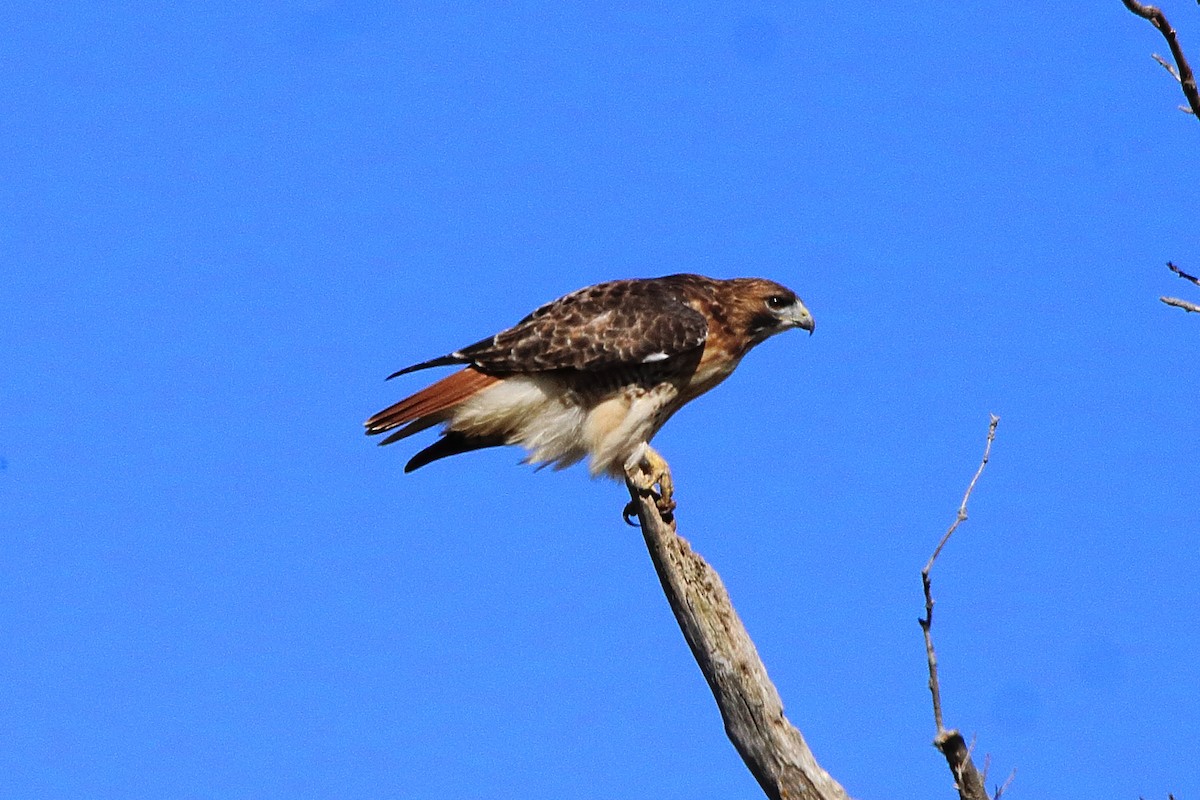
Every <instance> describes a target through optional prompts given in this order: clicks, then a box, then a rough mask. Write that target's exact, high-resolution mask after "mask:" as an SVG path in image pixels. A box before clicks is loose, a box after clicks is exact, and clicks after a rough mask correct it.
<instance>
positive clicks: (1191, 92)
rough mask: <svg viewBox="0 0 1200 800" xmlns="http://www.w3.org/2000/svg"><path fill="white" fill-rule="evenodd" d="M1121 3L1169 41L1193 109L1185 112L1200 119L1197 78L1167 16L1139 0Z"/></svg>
mask: <svg viewBox="0 0 1200 800" xmlns="http://www.w3.org/2000/svg"><path fill="white" fill-rule="evenodd" d="M1121 2H1122V3H1124V4H1125V7H1126V8H1128V9H1129V10H1130V11H1132V12H1133V13H1134V14H1137V15H1138V16H1139V17H1141V18H1142V19H1145V20H1149V21H1150V24H1151V25H1153V26H1154V27H1155V28H1158V32H1159V33H1161V34H1162V35H1163V38H1164V39H1166V40H1167V46H1168V47H1170V48H1171V57H1172V58H1174V59H1175V66H1176V67H1178V68H1179V71H1178V74H1176V75H1175V77H1176V79H1177V80H1178V81H1179V87H1180V88H1181V89H1183V96H1184V97H1186V98H1187V101H1188V105H1189V106H1190V107H1191V108H1190V110H1189V109H1184V110H1185V111H1188V112H1189V113H1191V114H1193V115H1195V117H1196V119H1200V91H1197V89H1196V76H1195V75H1193V74H1192V68H1191V67H1190V66H1189V65H1188V62H1187V58H1186V57H1184V55H1183V48H1182V47H1180V45H1179V37H1178V36H1176V35H1175V29H1174V28H1172V27H1171V23H1170V22H1168V21H1167V16H1166V14H1164V13H1163V12H1162V10H1160V9H1159V8H1158V7H1157V6H1148V5H1144V4H1142V3H1139V2H1138V0H1121ZM1156 60H1157V61H1158V62H1159V63H1160V64H1161V63H1163V62H1164V61H1165V60H1166V59H1163V58H1161V57H1159V58H1157V59H1156Z"/></svg>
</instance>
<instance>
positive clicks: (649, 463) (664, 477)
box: [625, 445, 675, 522]
mask: <svg viewBox="0 0 1200 800" xmlns="http://www.w3.org/2000/svg"><path fill="white" fill-rule="evenodd" d="M626 471H627V474H628V475H629V480H630V483H632V484H633V486H634V488H636V489H637V490H638V491H640V492H645V493H646V494H649V495H652V496H653V497H654V505H655V507H656V508H657V509H658V513H659V514H660V515H662V518H663V519H664V520H667V521H669V520H670V519H671V517H672V516H673V512H674V511H675V500H674V482H673V481H672V480H671V468H670V467H669V466H668V465H667V461H666V459H664V458H663V457H662V456H660V455H659V454H658V453H657V452H656V451H655V450H654V448H652V447H650V446H649V445H646V446H644V447H643V448H642V449H641V452H639V453H638V454H637V456H636V460H633V459H631V460H630V463H627V464H626ZM655 486H657V487H658V491H655V490H654V487H655ZM634 505H635V504H634V503H632V502H631V503H630V504H629V505H628V506H626V507H625V512H626V521H627V522H628V518H629V516H631V515H630V514H629V513H628V512H629V509H630V507H631V506H634Z"/></svg>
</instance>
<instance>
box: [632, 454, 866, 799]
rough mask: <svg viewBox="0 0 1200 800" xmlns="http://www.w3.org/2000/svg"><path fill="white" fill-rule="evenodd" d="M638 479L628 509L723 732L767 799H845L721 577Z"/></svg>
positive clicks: (844, 793) (843, 791)
mask: <svg viewBox="0 0 1200 800" xmlns="http://www.w3.org/2000/svg"><path fill="white" fill-rule="evenodd" d="M639 478H640V476H638V475H628V474H627V475H626V485H627V486H628V488H629V494H630V497H631V498H632V499H633V503H632V504H631V505H632V506H633V509H634V510H636V511H637V516H638V519H639V520H640V522H641V527H642V536H643V537H644V538H645V540H646V547H647V549H649V551H650V558H651V560H652V561H653V562H654V569H655V571H656V572H657V573H658V579H659V581H660V582H661V583H662V587H663V591H664V592H665V593H666V595H667V600H668V602H670V604H671V611H673V612H674V613H675V620H676V621H677V622H678V623H679V627H680V629H681V630H682V631H683V636H684V638H685V639H686V640H687V643H688V646H689V647H690V648H691V649H692V655H693V656H695V658H696V663H697V664H699V666H700V670H701V672H703V673H704V678H705V680H707V681H708V686H709V688H710V689H712V693H713V697H714V698H716V701H717V706H718V708H720V710H721V718H722V719H723V720H724V721H725V732H726V734H727V735H728V736H729V739H730V741H731V742H733V746H734V747H735V748H737V751H738V754H739V755H741V757H742V760H743V761H744V762H746V766H747V767H749V768H750V772H751V773H752V774H753V775H754V777H755V779H756V780H757V781H758V784H759V786H761V787H762V790H763V791H764V792H765V793H766V795H767V797H769V798H771V799H772V800H849V795H847V794H846V790H845V789H843V788H842V787H841V785H840V784H838V782H837V781H835V780H834V779H833V778H832V777H831V776H830V775H829V773H827V772H826V771H825V770H823V769H822V768H821V767H820V765H818V764H817V761H816V759H815V758H814V757H813V754H812V751H810V750H809V749H808V745H807V744H806V743H805V741H804V737H803V736H802V735H801V734H800V731H798V730H796V728H795V727H794V726H793V725H792V724H791V723H790V722H788V720H787V717H785V716H784V715H783V701H782V700H781V699H780V697H779V692H778V691H777V690H776V689H775V685H774V684H773V683H771V679H770V678H769V677H767V669H766V667H765V666H764V665H763V663H762V659H760V658H759V656H758V651H757V649H755V647H754V642H753V641H751V639H750V634H749V633H747V632H746V627H745V626H744V625H743V624H742V621H741V619H740V618H739V617H738V615H737V612H736V611H734V608H733V604H732V602H731V601H730V599H729V593H728V592H727V591H726V590H725V586H724V584H723V583H721V578H720V576H718V575H717V573H716V571H715V570H713V568H712V567H710V566H709V565H708V562H706V561H705V560H704V559H703V558H701V557H700V556H699V555H697V554H696V553H695V552H694V551H693V550H692V548H691V546H690V545H688V543H687V542H686V541H685V540H684V539H683V538H682V537H680V536H679V534H678V533H677V532H676V530H675V520H674V518H673V516H672V519H671V521H670V522H667V521H665V520H664V519H663V517H662V515H661V514H660V513H659V510H658V507H657V504H656V503H655V499H656V498H655V495H654V494H653V492H652V491H650V490H649V489H639V488H638V485H639V483H644V481H639V480H638V479H639Z"/></svg>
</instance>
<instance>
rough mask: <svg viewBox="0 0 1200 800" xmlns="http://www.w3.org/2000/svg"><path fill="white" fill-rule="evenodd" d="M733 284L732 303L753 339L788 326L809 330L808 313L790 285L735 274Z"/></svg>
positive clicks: (809, 320)
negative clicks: (738, 276)
mask: <svg viewBox="0 0 1200 800" xmlns="http://www.w3.org/2000/svg"><path fill="white" fill-rule="evenodd" d="M730 283H731V284H733V289H734V297H735V305H736V307H737V309H738V310H739V311H740V312H741V313H740V314H739V315H738V316H740V317H742V320H743V324H744V325H745V333H746V334H747V335H748V336H750V337H751V338H752V339H753V341H754V343H755V344H757V343H758V342H761V341H763V340H764V339H766V338H767V337H769V336H774V335H775V334H777V333H782V332H784V331H786V330H790V329H791V328H800V329H801V330H806V331H808V332H809V334H812V332H813V329H814V328H815V327H816V323H815V322H813V317H812V314H811V313H809V311H808V309H807V308H805V307H804V303H802V302H800V298H799V297H797V296H796V293H795V292H793V291H792V290H791V289H789V288H787V287H786V286H783V285H781V284H778V283H775V281H768V280H765V279H763V278H739V279H735V280H733V281H730Z"/></svg>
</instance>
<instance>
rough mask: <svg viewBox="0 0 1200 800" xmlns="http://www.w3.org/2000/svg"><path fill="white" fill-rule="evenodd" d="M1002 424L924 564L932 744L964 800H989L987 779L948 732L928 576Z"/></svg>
mask: <svg viewBox="0 0 1200 800" xmlns="http://www.w3.org/2000/svg"><path fill="white" fill-rule="evenodd" d="M999 424H1000V418H999V417H997V416H996V415H995V414H992V415H991V421H990V422H989V424H988V435H987V445H986V446H985V447H984V450H983V458H982V459H981V460H980V462H979V469H977V470H975V475H974V477H972V478H971V483H970V484H969V485H968V486H967V491H966V492H965V493H964V494H963V499H962V503H961V504H960V505H959V507H958V514H957V515H956V516H955V518H954V522H953V523H952V524H951V525H950V528H949V530H947V531H946V533H945V535H944V536H942V539H941V541H940V542H938V545H937V547H936V548H935V549H934V551H933V555H931V556H930V557H929V562H928V563H927V564H925V568H924V569H922V570H921V586H922V588H923V589H924V592H925V616H924V617H923V618H921V619H919V620H917V622H918V623H920V625H921V631H922V632H923V633H924V634H925V656H926V659H927V660H928V663H929V693H930V695H931V696H932V697H933V719H934V722H935V723H936V724H937V736H936V737H934V740H933V744H934V746H935V747H937V749H938V750H939V751H941V753H942V755H943V756H944V757H945V758H946V764H947V765H949V767H950V772H951V773H952V774H953V775H954V782H955V785H956V786H957V788H958V795H959V797H960V798H961V800H990V799H989V797H988V793H987V788H986V786H985V784H984V778H983V776H982V775H981V774H980V773H979V770H978V769H977V768H976V767H975V764H974V762H973V761H972V760H971V751H970V748H968V747H967V744H966V742H965V741H964V740H963V737H962V734H961V733H959V732H958V731H957V730H953V729H951V730H947V728H946V726H945V724H944V722H943V719H942V688H941V683H940V682H939V680H938V668H937V652H936V651H935V650H934V647H933V634H932V632H931V629H932V628H933V591H932V583H931V581H930V578H929V575H930V573H931V572H932V571H933V565H934V563H935V562H936V561H937V558H938V556H939V555H941V552H942V548H944V547H945V546H946V543H947V542H948V541H950V537H951V536H953V535H954V532H955V531H956V530H958V526H959V525H961V524H962V523H963V522H965V521H966V519H967V503H968V502H969V501H970V499H971V493H972V492H973V491H975V484H977V483H978V482H979V476H980V475H982V474H983V468H984V467H986V466H987V463H988V459H990V458H991V454H992V442H993V441H995V439H996V426H997V425H999Z"/></svg>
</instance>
